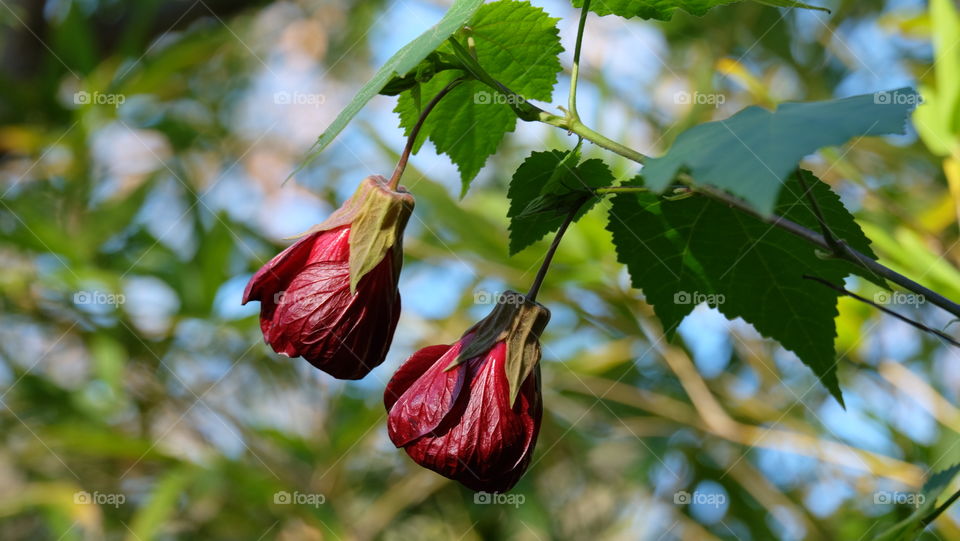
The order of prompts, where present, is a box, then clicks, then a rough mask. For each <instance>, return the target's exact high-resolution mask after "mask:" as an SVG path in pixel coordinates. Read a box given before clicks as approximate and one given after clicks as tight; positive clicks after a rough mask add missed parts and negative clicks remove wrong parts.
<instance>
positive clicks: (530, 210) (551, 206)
mask: <svg viewBox="0 0 960 541" xmlns="http://www.w3.org/2000/svg"><path fill="white" fill-rule="evenodd" d="M579 158H580V153H579V149H578V148H577V149H573V150H568V151H561V150H551V151H547V152H534V153H532V154H531V155H530V156H529V157H527V159H526V160H524V162H523V163H522V164H520V167H518V168H517V171H516V172H515V173H514V174H513V178H512V179H511V181H510V189H509V190H508V192H507V197H508V198H509V199H510V210H509V211H508V212H507V216H508V217H509V218H511V220H510V254H511V255H513V254H515V253H517V252H519V251H520V250H523V249H524V248H526V247H527V246H530V245H531V244H533V243H534V242H537V241H538V240H540V239H542V238H543V236H544V235H546V234H547V233H551V232H553V231H556V230H557V229H558V228H559V227H560V225H561V224H562V223H563V220H564V219H565V218H566V216H567V214H568V213H570V211H571V209H572V208H573V206H574V205H580V204H581V203H582V206H581V207H580V210H579V211H577V214H576V215H575V216H574V220H579V219H580V218H582V217H583V216H584V215H585V214H586V213H587V212H589V211H590V209H591V208H593V206H594V205H595V204H596V202H597V198H596V197H593V195H592V190H593V189H594V188H599V187H602V186H609V185H611V184H612V183H613V180H614V178H613V174H612V173H611V172H610V169H608V168H607V166H606V165H605V164H604V163H603V162H602V161H601V160H597V159H593V160H587V161H585V162H583V163H579V164H578V163H577V162H578V161H579Z"/></svg>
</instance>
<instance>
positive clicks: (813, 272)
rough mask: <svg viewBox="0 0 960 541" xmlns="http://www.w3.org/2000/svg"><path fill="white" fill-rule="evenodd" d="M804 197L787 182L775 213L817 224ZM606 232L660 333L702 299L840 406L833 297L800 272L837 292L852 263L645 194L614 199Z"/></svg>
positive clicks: (823, 197) (836, 224) (857, 241)
mask: <svg viewBox="0 0 960 541" xmlns="http://www.w3.org/2000/svg"><path fill="white" fill-rule="evenodd" d="M805 180H806V181H807V183H808V186H809V184H810V183H811V182H815V184H814V185H813V186H812V187H811V193H812V195H813V196H814V197H815V198H816V200H817V202H818V203H819V205H820V207H821V208H822V209H823V213H824V218H825V220H827V221H828V225H829V227H830V228H831V230H832V231H834V232H835V234H836V235H837V236H839V237H840V238H843V239H844V240H846V241H847V242H848V243H849V244H850V245H851V246H852V247H854V248H856V249H858V250H860V251H862V252H864V253H865V254H868V255H870V256H871V257H873V252H872V251H870V246H869V241H868V240H867V238H866V237H865V236H864V235H863V233H862V232H861V231H860V227H859V226H858V225H857V224H856V222H855V221H854V219H853V216H851V215H850V213H849V212H847V211H846V209H844V207H843V205H842V204H841V203H840V199H839V198H838V197H836V195H834V194H833V193H832V192H831V191H830V189H829V187H827V186H826V185H825V184H823V183H822V182H820V181H819V180H817V179H816V178H815V177H813V176H812V175H807V176H806V177H805ZM634 184H638V183H637V182H635V183H634ZM803 196H804V195H803V190H802V189H801V188H800V184H799V182H798V181H797V179H796V177H795V176H794V177H791V178H790V179H789V180H788V182H787V183H786V184H785V189H784V193H783V195H782V196H781V199H780V202H779V203H778V205H777V207H776V209H775V210H776V212H777V214H778V215H780V216H784V217H786V218H789V219H791V220H794V221H796V222H798V223H800V224H803V225H807V226H810V227H817V222H816V218H815V217H814V215H813V212H812V211H811V210H810V208H809V207H808V204H807V202H806V200H805V199H804V198H803ZM608 228H609V230H610V232H611V233H612V234H613V242H614V244H615V245H616V247H617V256H618V259H619V261H620V262H621V263H623V264H625V265H626V266H627V268H628V269H629V271H630V276H631V278H632V280H633V285H634V287H637V288H640V289H642V290H643V292H644V295H645V296H646V299H647V302H648V303H650V304H651V305H653V308H654V311H655V312H656V314H657V316H658V317H659V318H660V320H661V322H663V327H664V329H665V331H666V332H667V333H668V335H669V334H672V333H673V332H674V331H675V329H676V327H677V325H679V324H680V322H681V321H682V320H683V318H684V317H686V315H687V314H689V313H690V312H691V311H693V309H694V307H695V306H696V305H697V304H699V303H700V302H707V303H708V304H712V305H713V306H716V308H717V309H719V310H720V311H721V312H722V313H723V314H724V315H725V316H727V317H728V318H730V319H735V318H737V317H742V318H743V319H744V320H745V321H747V322H748V323H751V324H752V325H753V326H754V327H755V328H756V329H757V330H758V331H759V332H760V333H762V334H763V335H764V336H767V337H770V338H773V339H775V340H777V341H778V342H780V343H781V344H782V345H783V346H784V347H785V348H787V349H789V350H791V351H793V352H794V353H796V354H797V356H799V357H800V359H801V360H802V361H803V362H804V363H806V364H807V365H808V366H810V368H811V369H812V370H813V371H814V373H815V374H816V375H817V377H819V378H820V381H821V382H823V384H824V385H825V386H826V387H827V389H829V390H830V392H831V393H832V394H833V395H834V396H835V397H836V398H837V400H839V401H840V402H841V403H842V401H843V400H842V397H841V393H840V387H839V385H838V382H837V376H836V371H837V370H836V364H837V361H836V354H835V351H834V343H833V342H834V337H835V336H836V328H835V325H834V318H836V316H837V308H836V304H837V296H838V293H837V292H836V291H834V290H833V289H830V288H827V287H825V286H824V285H822V284H819V283H817V282H815V281H812V280H809V279H805V278H804V275H809V276H816V277H818V278H822V279H824V280H828V281H830V282H832V283H834V284H838V285H840V284H842V283H843V279H844V277H845V276H847V275H848V274H850V273H851V272H852V271H853V270H854V268H853V266H852V265H849V264H847V263H844V262H842V261H837V260H831V259H822V258H820V257H818V255H817V254H816V253H815V251H814V249H813V248H812V247H811V246H810V245H809V244H807V243H806V242H804V241H803V240H801V239H799V238H797V237H794V236H792V235H790V234H789V233H786V232H785V231H783V230H781V229H778V228H776V227H773V226H771V225H768V224H766V223H764V222H762V221H761V220H759V219H757V218H754V217H751V216H747V215H745V214H743V213H742V212H739V211H736V210H734V209H732V208H730V207H728V206H726V205H723V204H721V203H718V202H715V201H713V200H710V199H707V198H705V197H699V196H694V197H689V198H685V199H681V200H676V201H665V200H661V199H659V198H657V197H656V196H654V195H653V194H649V193H641V194H620V195H617V196H616V197H615V198H614V200H613V208H612V209H611V211H610V217H609V225H608Z"/></svg>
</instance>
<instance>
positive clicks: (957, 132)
mask: <svg viewBox="0 0 960 541" xmlns="http://www.w3.org/2000/svg"><path fill="white" fill-rule="evenodd" d="M930 21H931V22H932V24H933V28H932V30H933V48H934V62H933V70H934V73H935V78H934V82H935V84H934V85H933V86H930V85H921V86H920V92H921V94H923V104H921V105H920V106H919V107H917V110H916V112H915V113H914V116H913V120H914V125H915V126H916V128H917V133H919V134H920V137H921V138H922V139H923V142H924V144H925V145H927V148H929V149H930V150H931V151H932V152H933V153H934V154H937V155H939V156H948V155H950V153H951V152H953V151H954V149H955V148H957V146H958V145H960V47H956V43H957V41H958V40H960V12H958V11H957V8H956V7H955V6H954V5H953V2H952V1H951V0H931V2H930Z"/></svg>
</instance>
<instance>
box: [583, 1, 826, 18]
mask: <svg viewBox="0 0 960 541" xmlns="http://www.w3.org/2000/svg"><path fill="white" fill-rule="evenodd" d="M738 1H740V0H600V1H595V2H591V3H590V11H592V12H594V13H596V14H597V15H611V14H612V15H619V16H621V17H627V18H630V17H640V18H643V19H660V20H662V21H669V20H670V18H671V17H673V12H674V11H676V10H677V9H682V10H684V11H686V12H687V13H690V14H693V15H698V16H699V15H703V14H704V13H706V12H708V11H710V10H711V9H713V8H715V7H717V6H722V5H726V4H735V3H737V2H738ZM755 1H756V2H758V3H760V4H766V5H768V6H776V7H788V8H805V9H816V10H820V11H826V12H827V13H829V12H830V10H828V9H826V8H822V7H819V6H812V5H809V4H804V3H802V2H794V1H793V0H755ZM573 5H574V6H575V7H578V8H579V7H583V0H573Z"/></svg>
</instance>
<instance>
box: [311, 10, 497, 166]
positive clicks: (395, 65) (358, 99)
mask: <svg viewBox="0 0 960 541" xmlns="http://www.w3.org/2000/svg"><path fill="white" fill-rule="evenodd" d="M482 4H483V0H456V1H455V2H454V3H453V6H451V7H450V9H449V10H448V11H447V13H446V14H445V15H444V16H443V18H442V19H440V22H438V23H437V24H435V25H433V26H431V27H430V28H428V29H427V30H426V31H424V32H423V33H422V34H420V35H419V36H418V37H417V39H415V40H413V41H411V42H410V43H408V44H406V45H404V46H403V48H401V49H400V50H399V51H397V52H396V53H395V54H394V55H393V56H391V57H390V59H389V60H387V62H386V64H384V65H383V66H381V68H380V69H379V70H377V73H376V74H374V76H373V78H372V79H370V80H369V81H367V83H366V84H365V85H363V87H362V88H360V91H359V92H357V93H356V95H354V96H353V99H352V100H350V103H349V104H347V106H346V108H344V110H343V111H340V114H339V115H337V118H336V119H334V121H333V123H331V124H330V126H328V127H327V129H326V130H324V132H323V134H322V135H320V138H319V139H318V140H317V142H316V143H315V144H314V145H313V149H312V150H311V151H310V154H309V155H308V157H307V159H306V161H305V162H304V165H305V164H306V163H309V162H310V160H312V159H313V158H315V157H317V155H319V154H320V153H321V152H323V149H325V148H327V145H329V144H330V143H331V142H333V140H334V138H336V136H337V135H339V133H340V132H341V131H343V128H345V127H346V126H347V124H349V123H350V120H352V119H353V117H354V116H356V115H357V113H359V112H360V110H361V109H363V106H364V105H366V104H367V102H368V101H370V100H371V99H373V97H374V96H376V95H377V94H379V93H380V91H381V90H383V87H384V86H386V84H387V83H388V82H389V81H390V79H391V78H393V77H394V76H396V75H400V76H402V75H406V74H407V73H408V72H409V71H410V70H412V69H414V68H415V67H417V64H419V63H420V61H421V60H423V59H424V58H426V57H427V55H429V54H430V53H432V52H433V51H434V50H436V48H437V47H439V46H440V44H441V43H443V42H444V41H445V40H446V39H447V38H449V37H450V36H452V35H453V33H454V32H456V31H457V30H459V29H460V27H462V26H463V25H464V23H466V22H467V21H468V20H470V17H471V16H472V15H473V14H474V13H476V12H477V10H478V9H480V6H481V5H482ZM301 167H303V165H301Z"/></svg>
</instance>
